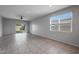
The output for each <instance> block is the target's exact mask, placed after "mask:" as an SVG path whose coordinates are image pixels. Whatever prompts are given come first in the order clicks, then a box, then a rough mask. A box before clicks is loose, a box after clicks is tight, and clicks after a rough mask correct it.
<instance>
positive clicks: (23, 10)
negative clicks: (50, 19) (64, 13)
mask: <svg viewBox="0 0 79 59" xmlns="http://www.w3.org/2000/svg"><path fill="white" fill-rule="evenodd" d="M66 7H69V5H52V6H49V5H0V15H1V16H3V17H6V18H12V19H20V17H19V16H23V17H24V19H23V20H26V21H32V20H34V19H36V18H38V17H40V16H44V15H46V14H49V13H51V12H55V11H57V10H60V9H63V8H66Z"/></svg>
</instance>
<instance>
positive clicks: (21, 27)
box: [16, 24, 25, 33]
mask: <svg viewBox="0 0 79 59" xmlns="http://www.w3.org/2000/svg"><path fill="white" fill-rule="evenodd" d="M24 32H25V25H24V24H16V33H24Z"/></svg>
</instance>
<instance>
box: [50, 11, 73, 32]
mask: <svg viewBox="0 0 79 59" xmlns="http://www.w3.org/2000/svg"><path fill="white" fill-rule="evenodd" d="M50 31H62V32H72V12H69V13H64V14H61V15H57V16H53V17H51V18H50Z"/></svg>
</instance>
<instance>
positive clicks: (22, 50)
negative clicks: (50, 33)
mask: <svg viewBox="0 0 79 59" xmlns="http://www.w3.org/2000/svg"><path fill="white" fill-rule="evenodd" d="M68 53H79V48H78V47H74V46H71V45H68V44H64V43H60V42H57V41H55V40H51V39H46V38H43V37H40V36H35V35H32V34H26V33H17V34H15V35H7V36H4V37H2V38H0V54H68Z"/></svg>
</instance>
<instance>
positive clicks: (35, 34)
mask: <svg viewBox="0 0 79 59" xmlns="http://www.w3.org/2000/svg"><path fill="white" fill-rule="evenodd" d="M32 35H35V36H38V37H42V38H45V39H50V40H53V41H56V42H59V43H62V44H66V45H69V46H73V47H77V48H79V47H78V46H75V45H72V44H68V43H65V42H61V41H57V40H55V39H51V38H48V37H45V36H42V35H37V34H32Z"/></svg>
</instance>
